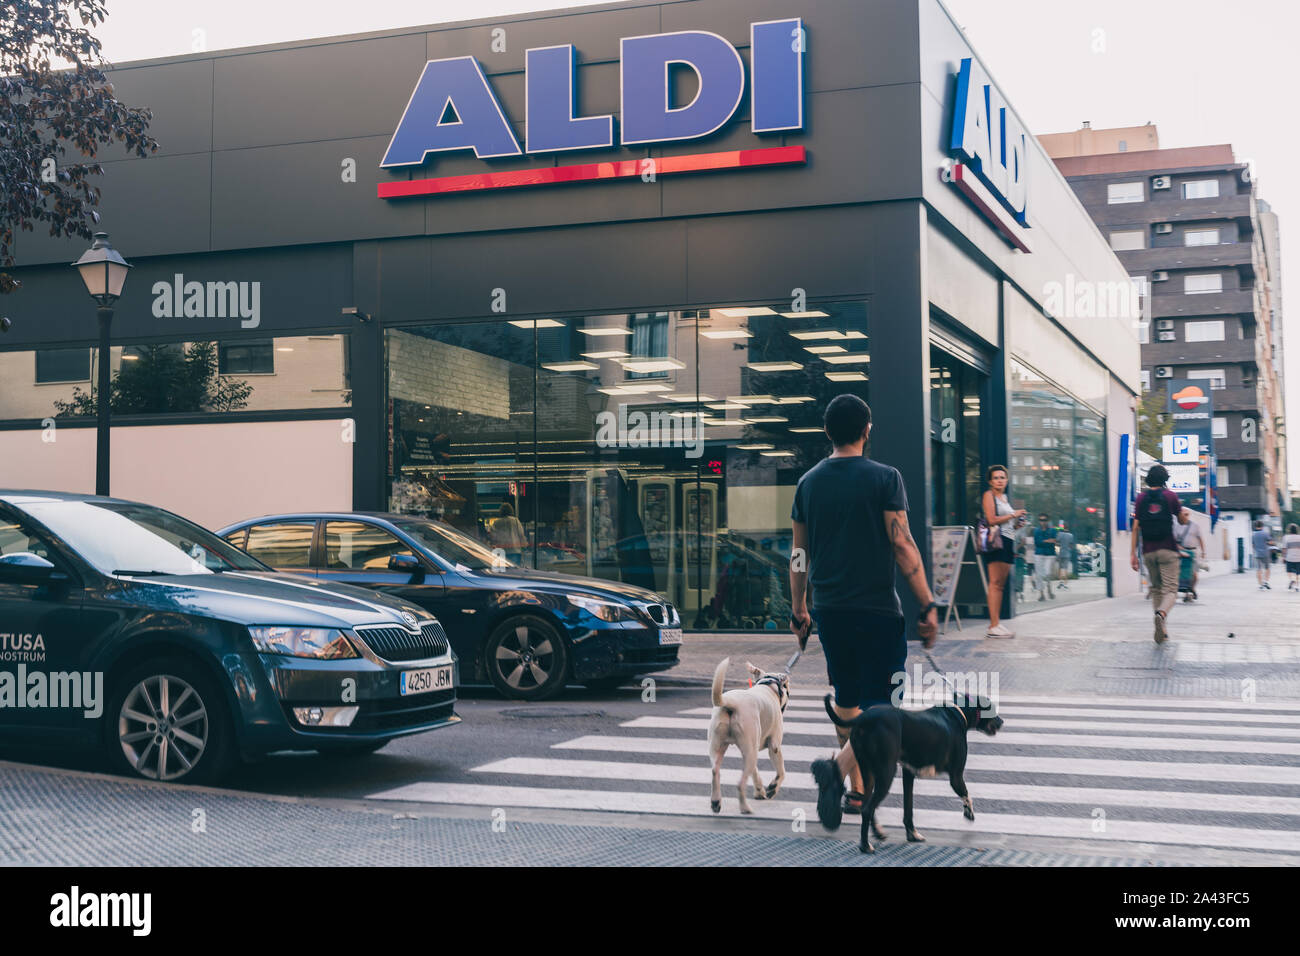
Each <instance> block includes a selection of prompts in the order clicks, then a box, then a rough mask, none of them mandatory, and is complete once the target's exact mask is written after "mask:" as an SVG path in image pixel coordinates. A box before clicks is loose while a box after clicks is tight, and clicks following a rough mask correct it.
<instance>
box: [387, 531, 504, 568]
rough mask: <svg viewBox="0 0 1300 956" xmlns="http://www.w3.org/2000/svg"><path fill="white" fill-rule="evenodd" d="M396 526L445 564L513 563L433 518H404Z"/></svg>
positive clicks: (481, 565) (494, 565)
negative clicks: (410, 519) (429, 519)
mask: <svg viewBox="0 0 1300 956" xmlns="http://www.w3.org/2000/svg"><path fill="white" fill-rule="evenodd" d="M399 527H400V528H401V529H402V530H403V531H405V532H406V533H407V534H409V535H410V536H411V537H412V538H414V539H415V540H416V541H418V542H419V543H420V544H421V545H423V546H424V547H426V548H428V549H429V550H430V551H432V552H433V553H434V554H435V555H437V556H438V557H439V558H441V559H442V560H443V561H445V562H447V563H448V564H453V565H460V566H461V567H463V568H469V569H470V570H471V571H488V570H491V569H492V568H512V567H514V565H513V564H511V563H510V561H508V560H507V559H506V556H505V555H504V554H503V553H501V552H500V551H493V550H492V549H491V548H489V547H487V546H486V545H484V544H482V543H481V542H478V541H475V540H474V539H473V538H471V537H470V536H469V535H466V534H463V533H461V532H459V531H457V530H456V529H455V528H453V527H451V526H450V525H445V524H439V523H438V522H436V521H403V522H402V523H401V525H399Z"/></svg>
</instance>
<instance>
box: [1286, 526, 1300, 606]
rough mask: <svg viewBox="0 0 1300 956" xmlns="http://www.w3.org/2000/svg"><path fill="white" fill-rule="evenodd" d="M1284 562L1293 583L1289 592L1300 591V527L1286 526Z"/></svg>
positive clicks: (1287, 587)
mask: <svg viewBox="0 0 1300 956" xmlns="http://www.w3.org/2000/svg"><path fill="white" fill-rule="evenodd" d="M1282 548H1283V551H1282V560H1283V561H1285V562H1286V573H1287V575H1288V576H1289V577H1290V578H1291V583H1290V584H1288V585H1287V586H1286V589H1287V590H1288V591H1300V527H1296V526H1295V525H1294V524H1289V525H1287V526H1286V537H1285V538H1283V539H1282Z"/></svg>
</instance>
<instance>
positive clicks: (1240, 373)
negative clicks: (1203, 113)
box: [1039, 127, 1290, 526]
mask: <svg viewBox="0 0 1300 956" xmlns="http://www.w3.org/2000/svg"><path fill="white" fill-rule="evenodd" d="M1139 129H1143V128H1139ZM1150 129H1151V134H1150V135H1151V137H1152V139H1153V141H1155V142H1157V143H1158V139H1157V138H1156V133H1155V130H1154V127H1151V128H1150ZM1085 132H1087V133H1089V134H1090V135H1087V136H1085V135H1082V134H1083V133H1085ZM1120 132H1124V133H1126V134H1128V133H1130V130H1128V129H1126V130H1123V131H1118V130H1112V131H1107V130H1080V131H1076V133H1074V134H1069V133H1065V134H1052V135H1048V136H1043V137H1040V138H1039V141H1040V143H1042V144H1043V145H1044V147H1045V148H1046V149H1047V152H1048V155H1050V156H1051V157H1052V158H1053V160H1055V162H1056V165H1057V167H1058V168H1059V169H1060V171H1061V172H1062V174H1063V175H1064V176H1065V178H1066V180H1067V181H1068V182H1069V183H1070V185H1071V187H1073V189H1074V191H1075V194H1076V195H1077V196H1078V197H1079V200H1080V201H1081V202H1082V203H1083V205H1084V207H1085V208H1086V209H1087V210H1088V212H1089V213H1090V214H1091V215H1092V218H1093V220H1094V221H1095V222H1096V223H1097V226H1098V227H1099V228H1100V230H1101V232H1102V234H1103V235H1104V236H1105V237H1106V238H1107V239H1108V241H1109V242H1110V246H1111V248H1112V249H1114V250H1115V253H1116V255H1118V257H1119V259H1120V261H1121V262H1122V263H1123V264H1124V267H1125V268H1126V269H1127V270H1128V272H1129V275H1130V276H1132V278H1133V281H1134V283H1136V285H1137V286H1138V291H1139V293H1140V295H1141V301H1142V322H1141V325H1140V328H1139V340H1140V341H1141V343H1142V373H1141V377H1142V386H1143V388H1144V389H1156V390H1167V389H1166V386H1167V383H1168V382H1169V381H1176V380H1184V379H1192V380H1200V381H1203V382H1205V383H1206V385H1207V386H1208V388H1209V390H1210V392H1211V398H1212V401H1213V409H1214V423H1213V429H1214V450H1215V455H1216V459H1217V472H1216V475H1215V477H1216V479H1217V493H1218V503H1219V509H1220V511H1221V512H1222V513H1223V516H1224V517H1225V518H1229V519H1239V520H1240V523H1241V524H1242V525H1243V526H1244V525H1245V524H1246V523H1247V522H1248V521H1249V519H1250V518H1252V517H1256V516H1259V515H1263V514H1278V513H1279V511H1280V510H1283V509H1285V508H1286V507H1287V505H1288V504H1289V499H1290V495H1289V493H1288V492H1287V489H1288V487H1289V486H1288V484H1287V474H1286V448H1285V427H1284V420H1283V409H1284V404H1283V397H1282V364H1281V361H1282V341H1281V322H1282V313H1281V295H1280V288H1281V287H1280V275H1281V273H1280V262H1279V260H1278V248H1279V244H1278V231H1277V216H1276V214H1275V213H1273V212H1271V211H1270V210H1269V209H1268V206H1267V204H1266V203H1264V202H1262V201H1261V200H1260V199H1259V198H1258V196H1257V184H1256V183H1255V182H1254V180H1253V177H1252V174H1251V170H1250V167H1249V166H1248V164H1246V163H1241V162H1238V161H1237V159H1236V157H1235V156H1234V155H1233V150H1232V147H1231V146H1230V145H1216V146H1196V147H1188V148H1174V149H1161V148H1152V149H1141V148H1129V149H1126V150H1125V151H1123V152H1097V153H1088V152H1083V151H1082V150H1086V149H1089V148H1091V147H1092V146H1093V145H1094V144H1096V145H1100V146H1102V147H1104V148H1107V149H1110V148H1113V144H1114V143H1115V142H1117V141H1118V139H1119V138H1120V137H1119V136H1118V135H1117V134H1118V133H1120ZM1125 138H1128V137H1127V136H1126V137H1125Z"/></svg>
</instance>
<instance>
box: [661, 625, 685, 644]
mask: <svg viewBox="0 0 1300 956" xmlns="http://www.w3.org/2000/svg"><path fill="white" fill-rule="evenodd" d="M681 642H682V629H681V628H680V627H669V628H664V629H663V630H662V631H660V632H659V643H660V644H680V643H681Z"/></svg>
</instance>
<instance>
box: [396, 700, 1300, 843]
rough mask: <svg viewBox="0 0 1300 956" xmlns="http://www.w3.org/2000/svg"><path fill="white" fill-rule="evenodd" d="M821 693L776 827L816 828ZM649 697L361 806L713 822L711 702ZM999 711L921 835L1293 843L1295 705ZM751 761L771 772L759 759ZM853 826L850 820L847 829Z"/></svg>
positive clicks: (894, 795) (1113, 704)
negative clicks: (614, 720) (520, 751)
mask: <svg viewBox="0 0 1300 956" xmlns="http://www.w3.org/2000/svg"><path fill="white" fill-rule="evenodd" d="M823 693H824V691H818V690H815V689H806V688H805V689H796V690H795V692H794V696H793V697H792V699H791V701H790V705H789V707H788V708H787V710H786V713H785V742H784V746H783V751H784V754H785V763H786V772H787V777H786V781H785V784H784V787H783V789H782V791H781V793H780V794H779V795H778V796H777V798H776V799H775V800H759V801H755V800H753V799H752V798H751V806H752V807H753V808H754V817H753V818H757V819H766V820H772V821H781V822H783V823H784V824H785V825H786V826H789V825H790V823H791V821H792V820H794V819H797V818H798V817H799V811H802V814H803V815H804V818H805V819H807V821H808V826H809V829H810V831H811V832H813V833H816V832H818V830H819V827H818V824H817V822H816V813H815V807H814V802H815V798H816V789H815V787H814V784H813V781H812V777H811V775H810V774H809V772H808V766H809V764H810V762H811V761H812V760H814V759H816V758H818V757H824V756H829V755H830V754H831V753H832V752H833V751H834V749H835V737H834V733H833V729H832V728H831V726H830V723H829V721H827V719H826V715H825V712H824V710H823V708H822V702H821V696H822V694H823ZM662 706H663V705H662V704H646V705H645V710H646V712H645V713H643V714H641V715H640V716H635V717H631V718H630V719H627V720H623V721H622V722H620V723H619V724H618V725H617V726H616V727H611V728H610V731H609V732H606V733H596V734H590V733H588V734H583V735H580V736H576V737H573V738H571V739H568V740H562V741H559V742H557V743H554V744H552V745H551V746H550V747H549V748H547V750H546V751H544V752H543V753H541V754H540V755H519V756H508V757H504V758H502V759H495V760H491V761H488V762H486V763H483V764H481V765H479V766H475V767H472V768H471V769H470V771H469V773H468V774H467V776H468V778H469V779H467V780H460V781H446V782H443V781H425V782H417V783H412V784H407V785H404V786H400V787H396V788H394V789H390V790H385V791H383V792H380V793H375V794H371V795H370V799H374V800H402V801H415V802H428V803H438V804H462V805H474V806H484V807H490V808H497V807H502V808H511V807H514V808H523V807H528V808H544V809H568V810H594V811H610V812H623V813H639V814H663V815H670V816H712V812H711V810H710V808H709V799H708V790H709V783H710V780H711V770H710V767H709V761H708V757H707V754H706V750H707V747H706V735H707V730H708V724H709V718H710V715H711V714H712V708H711V707H709V706H690V707H685V708H682V709H678V710H675V711H669V710H665V711H663V712H660V711H659V710H658V709H657V708H660V707H662ZM999 712H1000V713H1001V715H1002V716H1003V717H1004V718H1005V720H1006V724H1005V725H1004V727H1003V729H1002V731H1001V732H1000V733H998V735H997V736H995V737H992V738H989V737H985V736H983V735H982V734H979V733H972V734H970V735H969V742H970V758H969V760H968V762H967V770H966V782H967V785H968V787H969V789H970V793H971V796H972V797H973V798H974V801H975V807H976V819H975V820H974V822H969V821H966V820H965V819H964V818H963V817H962V813H961V807H960V804H959V802H958V800H957V798H956V796H955V795H954V794H953V792H952V790H951V788H950V786H949V784H948V781H947V779H946V778H945V777H942V776H941V777H939V778H938V779H918V780H917V781H916V798H915V804H916V822H917V826H918V827H919V828H920V829H921V830H922V831H923V832H924V831H927V830H933V831H945V830H947V831H956V832H958V833H961V834H968V835H972V836H978V835H979V834H988V835H990V836H991V835H999V836H1010V837H1014V836H1032V837H1053V838H1067V839H1086V840H1090V841H1097V840H1101V841H1116V842H1126V843H1149V844H1170V845H1181V846H1193V847H1215V848H1223V849H1249V850H1261V851H1275V852H1293V853H1294V852H1300V702H1291V703H1279V704H1272V703H1261V704H1250V703H1244V702H1240V703H1238V702H1232V701H1222V700H1217V701H1193V700H1186V699H1169V698H1162V699H1156V700H1152V699H1149V698H1124V697H1069V696H1057V695H1041V694H1004V695H1002V696H1001V698H1000V702H999ZM759 770H760V774H761V776H762V777H763V779H764V781H769V780H771V778H772V776H773V774H774V771H773V770H772V768H771V765H770V763H769V762H768V760H767V755H766V753H763V754H761V755H760V758H759ZM739 776H740V757H739V753H738V752H737V751H736V749H735V748H732V749H731V750H730V751H729V752H728V754H727V757H726V759H725V761H724V769H723V780H722V782H723V815H724V816H739V808H738V806H737V803H736V797H735V787H736V783H737V781H738V780H739ZM901 789H902V788H901V785H900V784H899V783H898V782H897V781H896V782H895V785H894V787H893V788H892V791H891V793H890V795H889V797H888V798H887V799H886V801H885V803H884V804H883V805H882V807H881V810H880V811H879V812H878V814H877V818H878V820H879V821H880V823H881V824H882V825H883V826H885V827H886V828H888V829H892V830H894V831H895V834H894V835H895V837H896V838H897V837H901V831H899V828H900V826H901V822H902V805H901V800H902V797H901ZM753 818H751V819H753ZM857 822H858V821H857V818H854V817H847V818H846V824H845V825H846V826H848V827H850V828H851V829H852V828H856V825H857Z"/></svg>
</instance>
